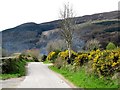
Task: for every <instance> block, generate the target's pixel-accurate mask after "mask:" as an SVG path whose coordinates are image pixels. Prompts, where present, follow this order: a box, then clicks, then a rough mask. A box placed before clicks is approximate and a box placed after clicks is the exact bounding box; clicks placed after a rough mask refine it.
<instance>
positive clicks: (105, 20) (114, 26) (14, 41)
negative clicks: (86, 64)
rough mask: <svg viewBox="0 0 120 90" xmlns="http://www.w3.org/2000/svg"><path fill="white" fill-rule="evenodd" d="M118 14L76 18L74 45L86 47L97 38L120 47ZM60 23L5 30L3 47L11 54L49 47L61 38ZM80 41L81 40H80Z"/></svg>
mask: <svg viewBox="0 0 120 90" xmlns="http://www.w3.org/2000/svg"><path fill="white" fill-rule="evenodd" d="M118 17H119V16H118V11H113V12H106V13H99V14H93V15H86V16H83V17H75V18H73V19H75V20H76V24H77V25H78V27H79V28H78V29H77V30H76V31H75V32H76V35H74V40H73V41H74V44H75V45H73V47H74V46H79V47H78V48H79V49H80V48H82V47H84V45H85V42H86V41H87V40H90V39H93V38H96V39H98V40H100V42H101V44H103V45H104V46H105V45H106V44H107V43H108V42H109V41H113V42H114V43H115V44H117V45H120V43H119V40H120V39H118V38H119V37H118V36H119V30H120V27H119V25H118V24H119V22H118V20H117V19H118ZM59 21H60V20H56V21H52V22H47V23H41V24H36V23H33V22H30V23H25V24H22V25H19V26H17V27H14V28H11V29H7V30H4V31H2V32H0V33H2V48H4V49H6V50H8V51H10V52H21V51H23V50H27V49H32V48H45V47H46V45H47V43H48V42H49V41H51V40H55V39H61V37H60V34H59V29H58V28H59V25H58V22H59ZM76 38H77V39H76Z"/></svg>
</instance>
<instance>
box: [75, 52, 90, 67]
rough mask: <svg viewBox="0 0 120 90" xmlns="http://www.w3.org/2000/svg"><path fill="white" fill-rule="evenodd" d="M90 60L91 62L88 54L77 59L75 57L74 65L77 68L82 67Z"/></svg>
mask: <svg viewBox="0 0 120 90" xmlns="http://www.w3.org/2000/svg"><path fill="white" fill-rule="evenodd" d="M88 60H89V58H88V54H87V53H84V54H80V55H78V56H77V57H75V60H74V65H75V66H82V65H83V64H84V63H86V62H88Z"/></svg>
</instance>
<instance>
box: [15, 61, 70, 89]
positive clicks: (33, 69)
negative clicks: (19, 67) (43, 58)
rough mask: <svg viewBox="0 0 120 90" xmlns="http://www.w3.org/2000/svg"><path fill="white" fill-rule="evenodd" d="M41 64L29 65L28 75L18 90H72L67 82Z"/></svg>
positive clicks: (32, 63)
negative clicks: (33, 89) (35, 89)
mask: <svg viewBox="0 0 120 90" xmlns="http://www.w3.org/2000/svg"><path fill="white" fill-rule="evenodd" d="M48 66H49V65H46V64H43V63H41V62H31V63H29V64H28V67H27V68H28V74H27V76H26V77H25V79H24V81H22V82H21V83H20V84H19V85H18V86H17V88H71V87H70V86H69V85H68V84H67V83H66V82H65V81H63V80H62V79H61V78H60V77H59V76H58V75H56V74H55V73H54V72H53V71H51V70H50V69H49V68H48Z"/></svg>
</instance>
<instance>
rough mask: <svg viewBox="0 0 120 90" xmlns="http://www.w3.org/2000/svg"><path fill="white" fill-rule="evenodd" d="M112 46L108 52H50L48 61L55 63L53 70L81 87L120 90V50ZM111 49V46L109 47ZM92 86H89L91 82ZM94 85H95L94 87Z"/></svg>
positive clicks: (96, 50) (98, 50) (97, 50)
mask: <svg viewBox="0 0 120 90" xmlns="http://www.w3.org/2000/svg"><path fill="white" fill-rule="evenodd" d="M113 45H114V44H112V47H111V45H110V48H109V50H108V48H107V49H106V50H100V49H95V50H94V49H92V50H91V51H84V52H78V53H76V52H74V51H73V50H71V52H72V54H71V58H70V60H69V55H68V50H65V51H61V52H59V53H56V52H50V53H49V54H48V56H47V59H46V60H48V61H54V66H52V67H50V68H51V69H52V70H54V71H57V72H59V73H61V74H63V75H64V76H65V77H66V78H68V79H69V80H70V81H72V82H73V83H74V84H75V85H77V86H79V87H81V86H82V87H87V88H104V87H106V88H118V87H120V85H119V84H120V82H119V81H120V78H119V77H120V48H117V47H114V48H113ZM107 47H109V44H108V45H107ZM88 81H89V82H91V83H90V84H88V83H89V82H88ZM92 84H93V85H92Z"/></svg>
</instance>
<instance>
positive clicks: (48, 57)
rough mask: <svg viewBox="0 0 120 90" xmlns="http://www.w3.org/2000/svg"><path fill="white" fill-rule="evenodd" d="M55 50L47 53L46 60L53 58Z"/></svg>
mask: <svg viewBox="0 0 120 90" xmlns="http://www.w3.org/2000/svg"><path fill="white" fill-rule="evenodd" d="M55 54H56V53H55V52H53V51H52V52H50V53H49V54H48V56H47V60H52V59H53V58H54V56H55Z"/></svg>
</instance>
